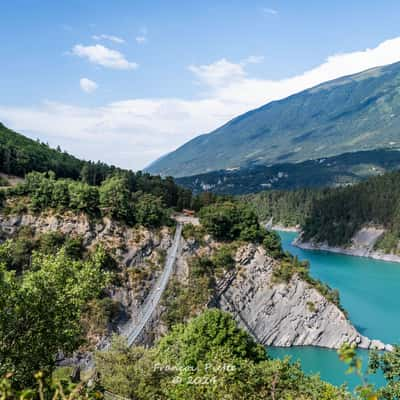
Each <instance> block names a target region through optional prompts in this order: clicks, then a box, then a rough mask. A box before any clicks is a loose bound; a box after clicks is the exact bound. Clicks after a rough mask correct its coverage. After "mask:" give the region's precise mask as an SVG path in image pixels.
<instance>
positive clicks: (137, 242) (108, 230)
mask: <svg viewBox="0 0 400 400" xmlns="http://www.w3.org/2000/svg"><path fill="white" fill-rule="evenodd" d="M24 226H29V227H30V228H31V229H32V230H33V232H34V234H35V235H40V234H43V233H48V232H61V233H63V234H64V235H68V236H73V237H81V238H82V243H83V246H84V247H85V249H86V250H87V251H91V250H92V249H94V248H95V247H96V246H97V245H102V246H103V247H104V248H106V249H107V250H108V251H109V253H110V254H111V255H112V256H113V257H114V259H115V260H116V261H117V265H118V266H117V268H118V270H117V271H116V272H117V276H118V279H117V280H116V282H114V283H113V284H112V285H111V286H110V287H109V288H108V289H107V292H108V295H109V296H110V297H111V298H112V299H113V300H114V302H115V303H116V304H118V305H119V307H120V312H119V316H118V319H117V320H116V321H114V324H112V326H111V325H110V327H109V329H110V330H112V329H118V326H119V325H121V324H123V323H124V322H126V320H128V319H132V320H134V321H135V320H136V319H137V318H138V312H139V309H140V306H141V304H142V303H143V302H144V301H145V299H146V296H147V294H148V293H149V291H150V290H151V288H152V287H153V286H154V285H155V283H156V281H157V278H158V277H159V275H160V274H161V271H162V268H163V263H164V258H165V255H166V251H167V249H168V248H169V247H170V246H171V243H172V234H171V230H170V229H169V228H163V229H161V230H157V231H156V230H149V229H145V228H130V227H127V226H126V225H124V224H120V223H117V222H115V221H112V220H110V219H108V218H102V219H98V220H90V219H89V218H88V217H87V216H86V215H85V214H78V215H76V214H73V213H68V212H67V213H63V214H62V215H60V214H54V213H48V214H45V213H42V214H38V215H33V214H21V215H3V214H0V241H3V240H5V239H7V238H12V237H13V236H14V235H15V234H16V233H17V232H18V230H19V229H20V228H21V227H24ZM99 339H100V338H97V340H99Z"/></svg>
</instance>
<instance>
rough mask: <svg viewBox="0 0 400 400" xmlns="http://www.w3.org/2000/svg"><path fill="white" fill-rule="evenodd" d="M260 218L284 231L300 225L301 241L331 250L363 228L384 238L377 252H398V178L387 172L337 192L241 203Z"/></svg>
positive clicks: (283, 194) (264, 195)
mask: <svg viewBox="0 0 400 400" xmlns="http://www.w3.org/2000/svg"><path fill="white" fill-rule="evenodd" d="M241 199H242V201H245V202H246V203H249V204H251V205H252V207H253V209H254V211H255V212H256V213H257V215H258V217H259V218H260V219H261V220H263V221H267V220H269V219H270V218H271V217H272V218H273V223H274V224H277V225H283V226H297V225H300V227H301V229H302V231H303V238H304V239H305V240H310V239H313V240H315V241H317V242H326V243H328V244H329V245H332V246H342V245H347V244H349V243H350V240H351V238H352V237H353V235H354V234H355V233H356V232H357V231H358V230H359V229H360V228H361V227H363V226H365V225H375V226H382V227H384V228H385V229H386V233H385V234H384V235H383V236H382V237H381V238H380V240H379V241H378V242H377V244H376V246H377V247H378V248H379V249H382V250H384V251H385V252H396V251H397V246H398V242H399V239H400V172H390V173H386V174H384V175H381V176H376V177H372V178H369V179H367V180H366V181H363V182H360V183H357V184H355V185H351V186H346V187H340V188H325V189H299V190H293V191H274V190H272V191H265V192H261V193H257V194H253V195H247V196H243V197H241Z"/></svg>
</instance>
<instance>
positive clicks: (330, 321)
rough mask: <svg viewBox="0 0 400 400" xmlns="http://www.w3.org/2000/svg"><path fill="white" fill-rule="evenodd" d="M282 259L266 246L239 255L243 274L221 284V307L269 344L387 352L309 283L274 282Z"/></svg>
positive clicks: (296, 280) (297, 280)
mask: <svg viewBox="0 0 400 400" xmlns="http://www.w3.org/2000/svg"><path fill="white" fill-rule="evenodd" d="M277 267H278V263H277V261H275V260H274V259H272V258H270V257H268V256H267V255H266V254H265V251H264V250H263V249H262V248H261V247H257V246H254V245H248V246H246V247H244V248H242V249H241V250H240V251H239V252H238V253H237V272H236V273H235V274H234V275H233V276H230V277H229V278H228V279H226V280H225V282H222V284H220V290H219V293H218V300H217V304H218V306H219V307H220V308H221V309H222V310H225V311H228V312H230V313H232V314H233V315H234V316H235V318H236V319H237V321H238V323H239V324H241V325H242V326H243V327H244V328H245V329H246V330H248V331H249V332H250V333H251V334H252V335H253V336H254V338H255V339H256V340H257V341H258V342H260V343H262V344H264V345H266V346H282V347H289V346H319V347H326V348H333V349H337V348H339V347H340V346H341V345H342V344H343V343H345V342H347V343H355V344H357V345H358V347H360V348H365V349H368V348H378V349H385V348H390V347H386V346H385V345H384V344H383V343H381V342H379V341H371V340H370V339H368V338H366V337H364V336H362V335H361V334H360V333H359V332H357V330H356V329H355V328H354V326H353V325H352V324H351V323H350V321H349V320H348V319H347V318H346V316H345V315H344V314H343V312H342V311H341V310H340V309H339V308H338V307H337V306H336V305H335V304H333V303H331V302H329V301H328V300H327V299H326V298H325V297H323V296H322V295H321V293H319V292H318V290H317V289H315V288H314V287H313V286H311V285H310V284H309V283H307V282H305V281H303V280H301V279H300V278H299V277H298V276H297V275H294V276H293V277H292V279H291V280H290V282H289V283H279V284H274V283H273V279H272V278H273V276H272V273H273V269H274V268H277Z"/></svg>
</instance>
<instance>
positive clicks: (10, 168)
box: [0, 123, 84, 179]
mask: <svg viewBox="0 0 400 400" xmlns="http://www.w3.org/2000/svg"><path fill="white" fill-rule="evenodd" d="M83 164H84V162H83V161H81V160H79V159H77V158H76V157H74V156H72V155H70V154H68V153H66V152H62V151H61V150H56V149H51V148H50V147H49V146H48V145H47V144H45V143H41V142H39V141H34V140H32V139H29V138H27V137H25V136H23V135H21V134H19V133H17V132H14V131H12V130H11V129H8V128H7V127H5V126H4V125H3V124H2V123H0V171H1V172H4V173H6V174H12V175H17V176H24V175H25V174H26V173H27V172H30V171H40V172H44V171H48V170H51V171H54V172H55V173H56V174H57V176H60V177H68V178H73V179H76V178H78V177H79V175H80V172H81V168H82V167H83Z"/></svg>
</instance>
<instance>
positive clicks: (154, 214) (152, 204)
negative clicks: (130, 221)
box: [135, 194, 169, 228]
mask: <svg viewBox="0 0 400 400" xmlns="http://www.w3.org/2000/svg"><path fill="white" fill-rule="evenodd" d="M135 218H136V221H137V222H138V223H139V224H141V225H143V226H146V227H149V228H155V227H158V226H160V225H163V224H166V223H169V217H168V215H167V212H166V209H165V206H164V205H163V203H162V201H161V199H160V198H159V197H155V196H154V195H152V194H143V195H141V196H140V197H139V199H138V200H137V202H136V203H135Z"/></svg>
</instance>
